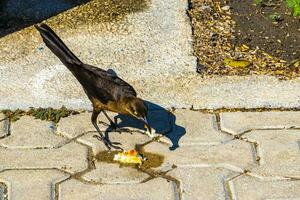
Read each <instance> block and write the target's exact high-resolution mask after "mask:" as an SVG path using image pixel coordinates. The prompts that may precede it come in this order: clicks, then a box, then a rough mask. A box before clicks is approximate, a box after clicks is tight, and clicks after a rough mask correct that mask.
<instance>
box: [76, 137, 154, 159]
mask: <svg viewBox="0 0 300 200" xmlns="http://www.w3.org/2000/svg"><path fill="white" fill-rule="evenodd" d="M94 135H97V133H88V134H86V135H84V136H82V137H79V138H78V139H77V141H78V142H81V143H83V144H86V145H88V146H90V147H92V150H93V154H94V155H97V154H98V153H99V152H100V151H106V150H107V147H106V146H105V145H104V143H103V142H102V141H99V140H98V139H96V138H94V137H93V136H94ZM108 136H109V138H110V140H111V141H112V142H120V143H122V145H121V146H122V148H123V149H124V150H131V149H134V148H135V146H136V144H143V143H145V142H148V141H149V140H151V139H150V138H149V137H148V136H147V135H144V134H142V133H137V132H132V133H128V132H122V133H121V134H120V133H118V132H109V133H108Z"/></svg>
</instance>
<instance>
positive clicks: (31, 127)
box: [0, 116, 67, 148]
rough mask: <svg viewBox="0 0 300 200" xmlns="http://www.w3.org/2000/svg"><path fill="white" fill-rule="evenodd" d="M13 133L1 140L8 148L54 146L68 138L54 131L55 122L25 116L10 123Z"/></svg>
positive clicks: (61, 143) (0, 144)
mask: <svg viewBox="0 0 300 200" xmlns="http://www.w3.org/2000/svg"><path fill="white" fill-rule="evenodd" d="M10 133H11V135H10V136H8V137H6V138H4V139H2V140H0V146H3V147H7V148H54V147H58V146H61V145H63V144H64V143H65V142H66V141H67V140H66V139H65V138H63V137H60V136H58V135H56V134H55V132H54V124H53V123H52V122H48V121H42V120H39V119H34V117H30V116H23V117H21V118H20V119H19V120H18V121H16V122H12V123H11V125H10Z"/></svg>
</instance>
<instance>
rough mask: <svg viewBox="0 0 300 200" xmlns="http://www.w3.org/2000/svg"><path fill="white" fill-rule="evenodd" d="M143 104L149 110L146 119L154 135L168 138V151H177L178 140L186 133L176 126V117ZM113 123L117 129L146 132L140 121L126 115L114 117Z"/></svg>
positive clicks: (148, 103)
mask: <svg viewBox="0 0 300 200" xmlns="http://www.w3.org/2000/svg"><path fill="white" fill-rule="evenodd" d="M145 102H146V104H147V106H148V109H149V111H148V116H147V119H148V123H149V125H150V126H151V128H154V129H155V131H156V133H158V134H161V135H164V136H165V137H167V138H169V140H170V141H171V143H172V146H170V147H169V148H170V150H175V149H177V148H178V147H179V140H180V138H181V137H183V136H184V134H185V133H186V131H185V128H184V127H182V126H180V125H178V124H176V116H175V115H174V114H173V113H172V112H170V111H169V110H166V109H165V108H163V107H161V106H159V105H157V104H154V103H152V102H149V101H145ZM114 121H115V122H116V124H117V125H118V127H119V128H134V129H139V130H143V131H144V130H146V129H145V126H144V125H145V124H144V123H143V122H142V121H140V120H138V119H136V118H134V117H130V116H127V115H122V114H118V115H116V116H115V117H114Z"/></svg>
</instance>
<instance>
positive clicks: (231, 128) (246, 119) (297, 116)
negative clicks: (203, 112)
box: [220, 111, 300, 135]
mask: <svg viewBox="0 0 300 200" xmlns="http://www.w3.org/2000/svg"><path fill="white" fill-rule="evenodd" d="M220 117H221V129H222V130H224V131H227V132H228V133H231V134H234V135H236V134H240V133H243V132H245V131H248V130H253V129H274V128H290V127H297V128H299V127H300V112H293V111H288V112H228V113H221V114H220Z"/></svg>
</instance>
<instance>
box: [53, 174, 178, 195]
mask: <svg viewBox="0 0 300 200" xmlns="http://www.w3.org/2000/svg"><path fill="white" fill-rule="evenodd" d="M174 187H175V186H174V184H173V183H172V182H167V180H165V179H161V178H156V179H154V180H151V181H148V182H146V183H141V184H118V185H115V184H113V185H92V184H86V183H82V182H79V181H76V180H74V179H70V180H67V181H65V182H63V183H61V184H60V185H59V199H60V200H81V199H90V200H99V199H109V200H120V199H126V200H137V199H145V200H157V199H162V198H163V199H164V200H171V199H172V200H174V199H175V192H174V190H175V189H174Z"/></svg>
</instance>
